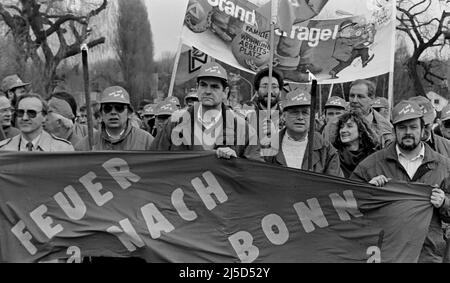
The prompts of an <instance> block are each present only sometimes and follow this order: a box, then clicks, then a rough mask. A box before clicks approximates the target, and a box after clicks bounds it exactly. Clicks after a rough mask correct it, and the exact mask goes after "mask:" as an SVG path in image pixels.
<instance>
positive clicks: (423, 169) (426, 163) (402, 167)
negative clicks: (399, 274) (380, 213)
mask: <svg viewBox="0 0 450 283" xmlns="http://www.w3.org/2000/svg"><path fill="white" fill-rule="evenodd" d="M392 122H393V124H394V132H395V136H396V141H395V142H393V143H391V144H390V145H389V146H388V147H387V148H385V149H383V150H380V151H378V152H375V153H374V154H372V155H370V156H369V157H367V158H366V159H365V160H363V161H362V162H361V163H360V164H359V165H358V166H357V167H356V169H355V170H354V171H353V174H352V176H351V177H350V178H351V179H353V180H357V181H362V182H368V183H369V184H372V185H375V186H377V187H382V186H384V185H385V184H386V183H387V182H389V181H390V180H391V179H392V180H396V181H402V182H408V183H413V182H418V183H423V184H427V185H430V192H431V193H430V202H431V204H432V205H433V209H434V211H433V216H432V219H431V222H430V226H429V228H428V234H427V236H426V238H425V242H424V244H423V246H422V251H421V253H420V256H419V259H418V260H419V262H442V260H443V257H444V251H445V245H446V243H445V240H444V235H443V230H442V227H441V224H442V223H441V221H443V222H446V223H449V222H450V199H449V197H448V193H449V189H450V159H449V158H447V157H445V156H443V155H441V154H439V153H437V152H435V151H434V150H432V149H431V148H430V146H428V145H427V144H426V143H424V142H422V141H421V137H422V136H423V132H424V121H423V113H422V110H421V109H420V107H419V105H418V104H417V103H415V102H412V101H402V102H400V103H399V104H397V105H396V106H395V108H394V109H393V111H392Z"/></svg>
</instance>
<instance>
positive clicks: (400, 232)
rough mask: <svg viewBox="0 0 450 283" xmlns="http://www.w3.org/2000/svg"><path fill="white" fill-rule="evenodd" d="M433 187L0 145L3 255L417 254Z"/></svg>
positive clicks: (372, 258) (358, 258)
mask: <svg viewBox="0 0 450 283" xmlns="http://www.w3.org/2000/svg"><path fill="white" fill-rule="evenodd" d="M43 164H45V165H43ZM206 164H207V165H206ZM62 165H63V166H62ZM430 190H431V188H428V187H426V186H423V185H406V184H392V185H389V186H386V187H385V188H383V189H382V190H380V189H377V188H375V187H373V186H369V185H365V184H362V183H357V182H351V181H348V180H345V179H342V178H336V177H328V176H325V175H320V174H316V173H311V172H307V171H302V170H295V169H289V168H282V167H274V166H272V165H269V164H265V163H259V162H253V161H248V160H245V159H232V160H223V159H217V158H216V157H215V155H214V154H212V153H208V152H188V153H174V152H113V153H112V152H110V153H106V152H103V153H102V152H96V153H94V152H92V153H70V154H69V153H4V154H1V155H0V225H1V227H2V229H0V261H2V262H36V261H48V260H53V259H60V260H61V259H65V260H67V261H69V262H73V261H75V262H79V261H80V258H81V257H84V256H108V257H139V258H142V259H145V260H146V261H148V262H415V261H417V259H418V256H419V253H420V250H421V247H422V244H423V242H424V238H425V235H426V233H427V231H428V226H429V223H430V219H431V215H432V207H431V204H430V202H429V194H430Z"/></svg>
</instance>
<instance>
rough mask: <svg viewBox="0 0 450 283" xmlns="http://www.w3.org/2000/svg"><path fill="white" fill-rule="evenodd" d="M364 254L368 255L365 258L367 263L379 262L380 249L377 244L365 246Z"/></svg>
mask: <svg viewBox="0 0 450 283" xmlns="http://www.w3.org/2000/svg"><path fill="white" fill-rule="evenodd" d="M366 254H367V255H368V256H370V257H369V258H368V259H367V263H380V262H381V250H380V248H379V247H377V246H370V247H368V248H367V252H366Z"/></svg>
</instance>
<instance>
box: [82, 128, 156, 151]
mask: <svg viewBox="0 0 450 283" xmlns="http://www.w3.org/2000/svg"><path fill="white" fill-rule="evenodd" d="M152 142H153V137H152V135H150V134H149V133H147V132H146V131H144V130H141V129H138V128H136V127H133V126H131V123H130V121H128V123H127V128H126V130H125V132H124V133H123V134H122V136H121V137H120V139H119V140H118V141H111V139H110V138H109V136H108V135H107V134H106V130H105V125H104V124H103V123H102V129H101V131H97V132H95V133H94V145H93V147H92V150H93V151H101V150H149V149H150V145H151V143H152ZM75 150H76V151H89V150H90V149H89V136H86V137H84V138H83V139H82V140H81V141H80V142H78V143H77V144H76V145H75Z"/></svg>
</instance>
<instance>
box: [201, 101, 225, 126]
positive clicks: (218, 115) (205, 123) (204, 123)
mask: <svg viewBox="0 0 450 283" xmlns="http://www.w3.org/2000/svg"><path fill="white" fill-rule="evenodd" d="M217 111H218V114H217V116H215V117H214V120H213V121H211V122H210V121H205V120H203V107H202V105H201V104H200V105H199V107H198V110H197V119H198V121H200V123H201V124H202V125H203V127H205V128H206V129H210V128H212V127H213V126H214V125H215V124H217V123H218V122H219V121H220V119H221V118H222V107H221V108H220V109H219V110H217Z"/></svg>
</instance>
